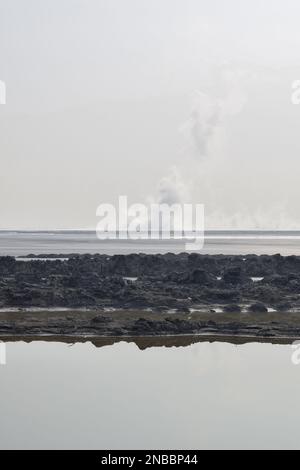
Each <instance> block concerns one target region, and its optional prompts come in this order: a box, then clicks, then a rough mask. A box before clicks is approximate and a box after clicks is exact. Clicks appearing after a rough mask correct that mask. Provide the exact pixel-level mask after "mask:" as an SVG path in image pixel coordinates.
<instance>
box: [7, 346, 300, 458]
mask: <svg viewBox="0 0 300 470" xmlns="http://www.w3.org/2000/svg"><path fill="white" fill-rule="evenodd" d="M293 351H294V350H293V349H292V348H291V346H289V345H272V344H259V343H251V344H245V345H239V346H235V345H232V344H229V343H220V342H215V343H208V342H204V343H197V344H193V345H191V346H186V347H177V348H176V347H170V348H166V347H152V348H148V349H146V350H139V349H138V348H137V346H136V345H135V344H134V343H125V342H121V343H118V344H115V345H112V346H105V347H101V348H96V347H95V346H93V345H92V344H91V343H83V344H74V345H72V346H70V345H66V344H63V343H47V342H33V343H30V344H25V343H23V342H16V343H7V344H6V362H7V364H6V365H0V390H1V401H0V416H1V420H0V448H2V449H11V448H26V449H28V448H35V449H36V448H43V449H44V448H51V449H58V448H68V449H69V448H79V449H86V448H96V449H119V448H120V449H127V448H128V449H136V448H146V449H155V448H157V449H193V448H194V449H195V448H197V449H198V448H199V449H215V448H225V449H228V448H300V426H299V423H300V365H299V366H297V365H294V364H293V363H292V362H291V354H292V352H293Z"/></svg>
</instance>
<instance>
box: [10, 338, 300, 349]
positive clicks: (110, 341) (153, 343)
mask: <svg viewBox="0 0 300 470" xmlns="http://www.w3.org/2000/svg"><path fill="white" fill-rule="evenodd" d="M296 339H299V338H296V337H294V338H292V337H281V338H280V337H278V338H257V337H251V336H238V337H237V336H229V335H228V336H227V335H221V334H220V335H181V336H178V335H176V336H175V335H174V336H138V337H133V336H131V337H72V336H2V337H1V342H3V343H6V342H7V343H8V342H24V343H31V342H34V341H46V342H50V343H51V342H52V343H65V344H69V345H70V346H71V345H72V344H76V343H92V344H93V345H94V346H95V347H96V348H102V347H104V346H112V345H114V344H117V343H121V342H125V343H134V344H135V345H136V346H137V347H138V348H139V349H140V350H145V349H148V348H155V347H165V348H172V347H176V348H179V347H187V346H191V345H192V344H196V343H203V342H209V343H214V342H224V343H230V344H235V345H241V344H247V343H269V344H291V343H293V341H295V340H296Z"/></svg>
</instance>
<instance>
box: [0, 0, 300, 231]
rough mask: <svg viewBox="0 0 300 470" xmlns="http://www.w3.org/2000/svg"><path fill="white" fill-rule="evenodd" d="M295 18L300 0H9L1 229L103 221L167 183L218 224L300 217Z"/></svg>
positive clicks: (1, 5) (263, 223) (2, 69)
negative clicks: (123, 200)
mask: <svg viewBox="0 0 300 470" xmlns="http://www.w3.org/2000/svg"><path fill="white" fill-rule="evenodd" d="M299 17H300V3H299V2H297V1H296V0H294V1H291V0H290V1H287V0H285V1H279V0H275V1H274V0H273V1H272V2H268V1H264V2H263V1H259V0H252V1H240V0H227V1H226V2H225V1H224V0H219V1H216V0H209V1H208V0H205V1H204V0H184V1H183V0H151V1H150V0H89V1H84V0H51V1H50V0H49V1H46V0H45V1H43V2H41V1H39V0H27V1H26V2H25V1H23V0H0V79H1V80H4V81H5V82H6V86H7V104H6V105H5V106H4V105H0V159H1V173H0V215H1V219H0V228H53V227H56V228H71V227H72V228H75V227H76V228H81V227H95V225H96V222H97V220H96V216H95V211H96V208H97V206H98V205H99V204H100V203H101V202H115V201H116V199H117V197H118V195H119V194H125V195H128V198H129V202H145V201H149V200H151V199H154V200H157V199H159V197H160V196H159V192H160V190H161V187H162V186H161V185H162V184H163V185H164V188H165V187H166V186H167V187H169V186H171V189H173V186H174V187H176V188H179V190H180V192H181V197H183V198H184V199H186V200H191V201H193V202H198V203H204V204H205V206H206V215H207V219H206V220H207V226H209V227H212V226H213V227H219V228H221V227H223V226H232V227H251V228H255V227H260V228H268V227H282V228H284V227H286V228H289V227H293V228H295V227H298V228H300V211H299V201H300V185H299V184H298V175H299V173H300V171H299V170H300V164H299V157H300V138H299V126H300V105H299V106H295V105H292V104H291V101H290V96H291V83H292V81H293V80H295V79H300V33H299ZM166 182H167V184H166ZM168 185H169V186H168ZM176 188H175V189H176Z"/></svg>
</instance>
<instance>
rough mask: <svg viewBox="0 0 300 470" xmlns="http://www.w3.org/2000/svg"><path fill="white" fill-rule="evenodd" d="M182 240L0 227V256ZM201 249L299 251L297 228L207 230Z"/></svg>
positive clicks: (143, 247)
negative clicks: (100, 236) (109, 237)
mask: <svg viewBox="0 0 300 470" xmlns="http://www.w3.org/2000/svg"><path fill="white" fill-rule="evenodd" d="M183 251H185V244H184V241H183V240H179V239H171V240H99V239H98V238H97V237H96V233H95V231H71V230H69V231H52V232H51V231H48V232H47V231H44V232H20V231H19V232H18V231H14V232H8V231H0V256H1V255H12V256H24V255H28V254H30V253H32V254H49V253H52V254H53V253H57V254H58V253H59V254H69V253H92V254H93V253H101V254H108V255H112V254H128V253H139V252H143V253H152V254H153V253H166V252H172V253H180V252H183ZM201 253H205V254H206V253H208V254H219V253H223V254H249V253H256V254H276V253H281V254H282V255H300V231H228V230H227V231H226V230H223V231H207V232H206V233H205V243H204V247H203V249H202V250H201Z"/></svg>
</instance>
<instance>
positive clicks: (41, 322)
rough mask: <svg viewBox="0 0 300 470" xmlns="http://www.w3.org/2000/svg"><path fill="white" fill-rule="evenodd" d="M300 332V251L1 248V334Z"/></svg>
mask: <svg viewBox="0 0 300 470" xmlns="http://www.w3.org/2000/svg"><path fill="white" fill-rule="evenodd" d="M171 336H172V337H174V336H184V337H186V336H189V337H197V338H198V337H204V336H206V337H212V338H214V337H224V338H225V337H227V338H228V337H229V338H237V337H241V338H242V337H243V338H249V339H250V340H251V338H255V339H259V338H269V339H274V340H276V341H279V340H282V341H291V340H292V339H297V338H300V257H298V256H286V257H283V256H280V255H274V256H267V255H261V256H257V255H247V256H225V255H199V254H195V253H193V254H187V253H182V254H179V255H175V254H171V253H170V254H166V255H144V254H132V255H115V256H106V255H76V254H69V255H67V256H66V255H63V256H62V255H59V254H51V255H42V256H40V257H39V256H35V255H30V254H29V255H28V257H25V258H24V257H23V258H22V259H19V260H17V259H15V258H14V257H0V337H1V338H13V337H18V338H20V337H28V338H29V337H35V338H36V337H43V338H46V337H47V338H48V337H67V338H78V339H84V338H92V339H93V338H105V337H109V338H116V337H117V338H118V337H121V338H132V337H134V338H140V337H150V338H153V337H171Z"/></svg>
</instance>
